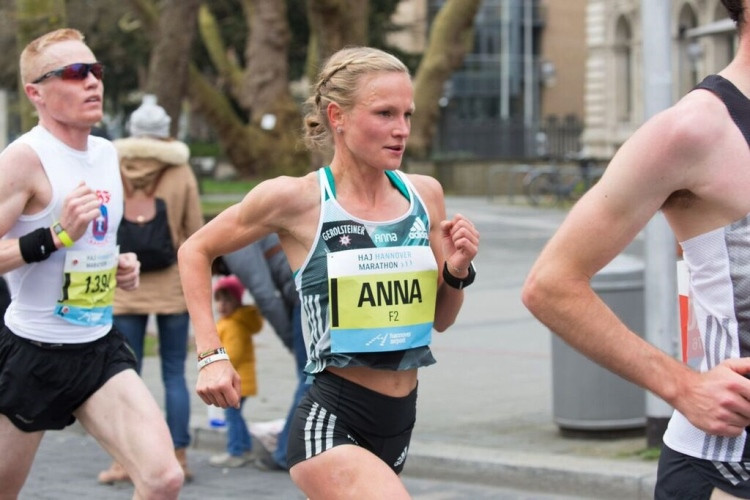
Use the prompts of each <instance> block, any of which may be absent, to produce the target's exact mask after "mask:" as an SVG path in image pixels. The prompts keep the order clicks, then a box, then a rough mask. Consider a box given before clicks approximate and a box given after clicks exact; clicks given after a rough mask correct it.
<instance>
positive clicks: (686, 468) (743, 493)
mask: <svg viewBox="0 0 750 500" xmlns="http://www.w3.org/2000/svg"><path fill="white" fill-rule="evenodd" d="M714 489H719V490H722V491H724V492H726V493H729V494H730V495H733V496H735V497H738V498H750V463H746V462H716V461H712V460H704V459H702V458H695V457H691V456H688V455H685V454H682V453H679V452H676V451H674V450H673V449H671V448H669V447H668V446H666V445H662V447H661V456H660V457H659V469H658V472H657V475H656V491H655V492H654V499H655V500H672V499H680V500H704V499H705V500H708V499H709V498H711V493H712V492H713V491H714Z"/></svg>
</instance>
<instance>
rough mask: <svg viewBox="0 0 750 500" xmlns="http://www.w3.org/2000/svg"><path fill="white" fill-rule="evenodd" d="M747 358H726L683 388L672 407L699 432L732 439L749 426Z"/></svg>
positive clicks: (749, 397) (749, 388)
mask: <svg viewBox="0 0 750 500" xmlns="http://www.w3.org/2000/svg"><path fill="white" fill-rule="evenodd" d="M746 373H750V358H740V359H736V358H735V359H727V360H725V361H724V362H722V363H721V364H719V365H717V366H715V367H714V368H712V369H711V370H709V371H708V372H705V373H695V376H693V377H691V380H689V381H686V382H687V383H686V384H685V385H684V386H683V387H684V388H685V390H684V391H683V394H681V395H678V396H677V398H676V400H675V402H674V407H675V408H677V409H678V410H679V411H680V412H681V413H682V414H683V415H685V417H687V419H688V420H690V422H691V423H692V424H693V425H695V426H696V427H698V428H699V429H701V430H703V431H705V432H707V433H708V434H712V435H715V436H726V437H733V436H739V435H740V434H742V431H744V430H745V428H746V427H747V426H748V425H750V380H748V379H747V378H745V374H746Z"/></svg>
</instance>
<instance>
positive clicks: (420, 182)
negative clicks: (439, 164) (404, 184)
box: [406, 174, 443, 203]
mask: <svg viewBox="0 0 750 500" xmlns="http://www.w3.org/2000/svg"><path fill="white" fill-rule="evenodd" d="M406 176H407V177H408V179H409V180H410V181H411V183H412V184H414V187H415V188H416V190H417V192H418V193H419V195H420V196H421V197H422V198H423V199H424V200H425V202H427V203H430V202H440V203H442V202H443V186H441V185H440V182H438V180H437V179H435V178H434V177H431V176H429V175H421V174H406Z"/></svg>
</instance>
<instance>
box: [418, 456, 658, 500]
mask: <svg viewBox="0 0 750 500" xmlns="http://www.w3.org/2000/svg"><path fill="white" fill-rule="evenodd" d="M656 465H657V464H656V462H646V461H638V462H635V461H632V460H616V459H602V458H594V457H572V456H569V455H559V456H555V455H551V454H544V455H542V454H535V453H524V452H517V453H516V452H508V451H506V450H494V449H487V448H477V447H468V446H456V445H451V444H443V443H440V444H433V443H425V442H412V447H411V450H409V461H408V462H407V465H406V466H405V467H404V474H407V475H410V476H414V477H422V478H432V479H435V478H443V479H447V480H453V481H463V482H480V483H483V484H487V485H491V486H498V487H505V488H516V489H521V490H524V491H537V492H540V493H541V492H543V493H554V494H561V495H571V496H576V497H579V498H607V500H619V499H623V500H634V499H638V500H641V499H643V500H646V499H652V498H653V492H654V485H655V481H656Z"/></svg>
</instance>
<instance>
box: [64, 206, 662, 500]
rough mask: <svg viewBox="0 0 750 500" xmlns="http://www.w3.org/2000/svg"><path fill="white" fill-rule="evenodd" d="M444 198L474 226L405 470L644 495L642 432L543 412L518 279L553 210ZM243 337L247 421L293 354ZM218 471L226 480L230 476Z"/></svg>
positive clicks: (290, 373)
mask: <svg viewBox="0 0 750 500" xmlns="http://www.w3.org/2000/svg"><path fill="white" fill-rule="evenodd" d="M447 205H448V206H447V208H448V214H449V216H450V215H451V214H453V213H455V212H460V213H462V214H464V215H466V216H467V217H469V218H470V219H471V220H472V221H473V222H474V223H475V225H476V226H477V227H478V228H479V230H480V233H481V244H480V253H479V256H478V258H477V259H476V262H475V264H476V267H477V273H478V274H477V279H476V282H475V284H474V285H472V286H471V287H469V288H467V290H466V299H465V303H464V307H463V309H462V311H461V314H460V315H459V318H458V320H457V322H456V324H455V325H454V326H453V327H451V328H450V329H449V330H448V331H447V332H444V333H441V334H435V335H434V337H433V344H432V347H433V351H434V354H435V357H436V359H437V360H438V363H437V364H436V365H434V366H431V367H428V368H425V369H423V370H421V371H420V378H419V403H418V410H417V424H416V428H415V430H414V434H413V439H412V446H411V449H410V450H409V458H408V461H407V464H406V467H405V469H404V476H405V478H419V477H427V478H433V479H444V480H462V481H466V482H469V483H473V484H489V485H498V486H502V487H506V488H518V489H520V490H525V491H538V492H540V495H541V494H543V493H548V494H549V493H553V494H557V495H570V496H571V497H577V498H602V499H604V498H606V499H608V500H616V499H628V500H633V499H646V498H652V497H653V493H652V492H653V484H654V479H655V472H656V462H655V461H653V460H645V459H643V458H641V457H640V455H639V452H640V451H642V450H644V449H645V447H646V439H645V436H644V435H643V434H640V435H636V436H635V437H633V435H632V433H631V436H630V437H628V436H620V437H611V436H610V437H606V438H602V437H599V438H594V437H575V438H573V437H566V436H563V435H562V434H561V433H560V431H559V429H558V427H557V426H556V424H555V423H554V417H553V408H552V393H553V386H552V380H551V377H552V369H551V351H552V348H551V334H550V332H549V331H547V330H546V328H544V327H543V326H542V325H541V324H539V323H538V322H537V321H536V320H534V319H533V318H532V316H531V315H530V313H528V311H527V310H526V309H525V308H524V307H523V305H522V304H521V300H520V289H521V286H522V283H523V280H524V278H525V276H526V273H527V272H528V269H529V268H530V266H531V264H532V263H533V261H534V259H535V258H536V256H537V255H538V253H539V251H540V250H541V248H542V246H543V245H544V244H545V242H546V241H547V239H548V238H549V237H550V236H551V234H552V233H553V231H554V230H555V229H556V228H557V226H558V225H559V224H560V222H561V221H562V219H563V217H564V213H562V212H560V211H556V210H546V211H545V210H536V209H532V208H529V207H527V206H523V205H508V204H503V203H501V201H500V200H499V199H496V201H494V202H493V201H488V200H487V199H484V198H449V199H448V200H447ZM636 251H637V247H636ZM254 339H255V342H256V359H257V368H258V385H259V393H258V395H257V396H256V397H254V398H250V399H249V400H248V402H247V403H246V404H245V409H244V414H245V417H246V418H247V420H248V421H249V422H251V423H258V422H267V421H271V420H275V419H278V418H283V417H284V416H285V415H286V412H287V410H288V405H289V404H290V402H291V396H292V392H293V389H294V383H295V381H294V366H293V365H294V364H293V360H292V356H291V355H290V354H289V353H288V352H287V351H286V350H285V349H284V348H283V346H282V345H281V343H280V342H279V341H278V339H277V338H276V337H275V335H274V334H273V332H272V331H271V330H270V328H269V327H264V329H263V331H262V332H261V333H260V334H259V335H257V336H255V337H254ZM187 368H188V370H187V373H188V376H189V386H190V390H191V393H192V395H193V397H192V417H191V426H192V428H193V437H194V442H193V448H194V449H193V451H192V452H191V453H192V454H193V455H197V454H198V453H203V454H205V453H206V452H213V451H221V450H222V447H223V444H224V437H223V435H222V434H221V433H220V432H218V431H215V430H211V429H209V428H208V426H207V411H206V407H205V405H204V404H203V403H202V402H201V401H200V399H199V398H198V397H197V395H195V393H194V392H193V388H194V384H195V378H196V375H197V373H196V370H195V367H194V366H193V364H192V358H191V359H190V361H189V362H188V366H187ZM143 376H144V378H145V380H146V381H147V384H148V385H149V387H150V388H151V389H152V391H153V392H154V395H155V397H156V398H157V401H158V402H159V403H160V404H162V403H163V389H162V384H161V379H160V373H159V365H158V359H157V358H147V359H146V360H145V363H144V369H143ZM94 445H95V443H94ZM102 456H103V462H102V466H105V465H106V463H107V458H106V455H105V454H104V453H103V452H102ZM214 470H215V469H214ZM233 472H234V471H229V474H230V475H231V474H232V473H233ZM266 474H268V473H266ZM226 479H227V481H226V483H231V477H229V476H228V477H227V478H226ZM254 484H256V483H254ZM290 491H293V490H290ZM290 495H291V493H290ZM282 497H285V498H297V497H295V496H284V495H283V494H281V495H280V496H279V498H282ZM50 498H53V497H50ZM435 498H438V497H435ZM524 498H533V497H532V496H531V495H529V496H525V497H524Z"/></svg>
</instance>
